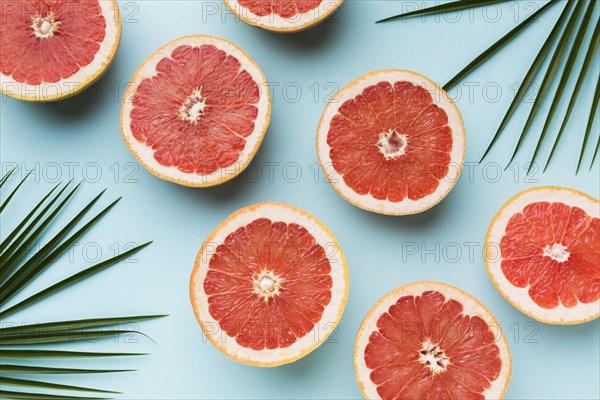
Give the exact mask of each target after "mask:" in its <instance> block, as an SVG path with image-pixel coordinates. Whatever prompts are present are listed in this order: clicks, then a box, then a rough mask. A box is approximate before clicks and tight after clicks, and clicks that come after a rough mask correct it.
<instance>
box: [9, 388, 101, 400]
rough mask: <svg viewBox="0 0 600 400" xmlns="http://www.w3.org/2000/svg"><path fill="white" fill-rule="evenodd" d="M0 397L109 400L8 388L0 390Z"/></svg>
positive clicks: (50, 399) (18, 399)
mask: <svg viewBox="0 0 600 400" xmlns="http://www.w3.org/2000/svg"><path fill="white" fill-rule="evenodd" d="M0 398H2V399H14V400H111V399H110V398H107V397H81V396H65V395H53V394H47V393H28V392H13V391H9V390H0Z"/></svg>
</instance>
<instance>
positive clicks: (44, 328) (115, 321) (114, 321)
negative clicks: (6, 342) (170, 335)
mask: <svg viewBox="0 0 600 400" xmlns="http://www.w3.org/2000/svg"><path fill="white" fill-rule="evenodd" d="M163 317H166V315H138V316H133V317H112V318H91V319H78V320H72V321H58V322H47V323H42V324H34V325H19V326H11V327H7V328H0V340H2V339H1V338H2V336H3V335H15V334H25V333H48V332H56V331H72V330H77V329H88V328H100V327H103V326H111V325H119V324H128V323H131V322H140V321H146V320H150V319H156V318H163Z"/></svg>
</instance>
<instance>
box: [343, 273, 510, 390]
mask: <svg viewBox="0 0 600 400" xmlns="http://www.w3.org/2000/svg"><path fill="white" fill-rule="evenodd" d="M354 369H355V372H356V378H357V380H358V383H359V386H360V389H361V391H362V392H363V395H364V396H365V398H367V399H383V400H388V399H389V400H391V399H397V400H425V399H435V400H445V399H448V400H465V399H473V400H475V399H481V400H483V399H501V398H503V397H504V393H505V391H506V389H507V388H508V384H509V381H510V375H511V357H510V351H509V348H508V343H507V341H506V338H505V337H504V334H503V333H502V329H501V328H500V325H499V324H498V322H497V321H496V319H495V318H494V316H493V315H492V314H491V313H490V312H489V311H488V310H487V309H486V308H485V307H484V306H483V305H482V304H481V303H480V302H479V301H477V300H476V299H475V298H473V297H472V296H470V295H468V294H467V293H465V292H463V291H462V290H460V289H457V288H455V287H453V286H449V285H446V284H444V283H437V282H417V283H412V284H409V285H406V286H402V287H400V288H398V289H396V290H394V291H392V292H390V293H388V294H387V295H385V296H384V297H383V298H382V299H381V300H379V301H378V302H377V304H375V306H373V308H372V309H371V311H369V313H368V314H367V316H366V317H365V319H364V321H363V323H362V325H361V327H360V330H359V332H358V336H357V337H356V344H355V347H354Z"/></svg>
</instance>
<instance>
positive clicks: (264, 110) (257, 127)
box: [121, 35, 271, 187]
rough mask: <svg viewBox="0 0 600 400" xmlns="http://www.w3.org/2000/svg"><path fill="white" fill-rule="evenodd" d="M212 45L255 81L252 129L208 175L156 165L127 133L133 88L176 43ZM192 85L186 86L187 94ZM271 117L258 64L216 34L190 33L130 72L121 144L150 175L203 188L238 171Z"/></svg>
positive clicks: (146, 148) (153, 72)
mask: <svg viewBox="0 0 600 400" xmlns="http://www.w3.org/2000/svg"><path fill="white" fill-rule="evenodd" d="M205 44H208V45H214V46H215V47H216V48H218V49H220V50H223V51H225V52H226V53H227V54H229V55H232V56H234V57H235V58H237V59H238V61H239V62H240V64H241V66H240V68H241V69H244V70H246V71H248V72H249V73H250V75H251V76H252V78H253V79H254V81H255V82H256V83H257V85H258V87H259V90H260V92H261V96H260V99H259V102H258V104H256V107H257V108H258V115H257V117H256V119H255V120H254V131H253V132H252V133H251V134H250V135H248V137H246V138H244V139H245V140H246V145H245V146H244V149H243V150H242V152H241V153H240V155H239V158H238V160H237V161H236V162H235V163H234V164H233V165H230V166H229V167H225V168H221V169H219V170H217V171H215V172H213V173H212V174H209V175H199V174H196V173H191V174H189V173H185V172H181V171H180V170H179V169H177V167H166V166H164V165H161V164H159V163H158V162H157V161H156V159H155V158H154V150H152V148H151V147H150V146H147V145H146V144H145V143H140V142H139V141H138V140H137V139H136V138H135V137H134V136H133V134H132V132H131V111H132V110H133V97H134V92H135V89H136V88H137V87H138V86H139V84H140V83H141V82H142V81H143V80H144V79H146V78H150V77H152V76H154V75H156V65H157V64H158V62H159V61H160V60H162V59H163V58H170V57H171V53H172V52H173V50H175V49H176V48H177V47H179V46H185V45H189V46H195V47H197V46H202V45H205ZM194 89H195V88H190V94H191V93H192V91H193V90H194ZM270 116H271V99H270V95H269V86H268V83H267V80H266V79H265V77H264V75H263V73H262V72H261V70H260V69H259V67H258V65H256V63H255V62H254V61H253V60H252V59H251V58H250V56H249V55H248V54H246V53H245V52H244V51H243V50H242V49H241V48H239V47H238V46H236V45H235V44H233V43H231V42H229V41H227V40H225V39H221V38H218V37H214V36H208V35H193V36H184V37H181V38H178V39H175V40H173V41H172V42H169V43H167V44H166V45H164V46H163V47H161V48H160V49H158V50H157V51H156V52H154V53H153V54H152V55H151V56H150V57H149V58H148V59H146V60H145V61H144V62H143V63H142V65H141V66H140V67H139V69H138V70H137V71H136V73H135V74H134V76H133V78H132V80H131V82H130V83H129V85H127V90H126V91H125V94H124V96H123V105H122V108H121V131H122V132H123V138H124V140H125V143H126V144H127V146H128V147H129V149H130V150H131V151H132V153H133V154H134V155H135V156H136V158H137V159H138V161H140V163H141V164H142V165H143V166H144V167H146V169H148V170H149V171H150V172H152V173H153V174H154V175H157V176H158V177H160V178H162V179H166V180H169V181H172V182H175V183H179V184H181V185H186V186H194V187H206V186H213V185H217V184H219V183H222V182H225V181H227V180H230V179H232V178H234V177H235V176H237V175H238V174H239V173H240V172H242V171H243V170H244V169H245V168H246V166H247V165H248V163H250V161H251V160H252V157H253V156H254V154H255V153H256V151H257V150H258V148H259V147H260V144H261V142H262V139H263V137H264V134H265V132H266V130H267V127H268V125H269V120H270Z"/></svg>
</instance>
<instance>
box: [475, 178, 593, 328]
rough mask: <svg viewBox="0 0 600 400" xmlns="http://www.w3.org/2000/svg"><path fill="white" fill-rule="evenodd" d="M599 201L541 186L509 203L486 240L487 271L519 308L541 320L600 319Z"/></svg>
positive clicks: (567, 190) (502, 210)
mask: <svg viewBox="0 0 600 400" xmlns="http://www.w3.org/2000/svg"><path fill="white" fill-rule="evenodd" d="M599 214H600V203H599V202H598V200H597V199H594V198H592V197H590V196H588V195H586V194H585V193H582V192H578V191H575V190H572V189H567V188H561V187H550V186H546V187H538V188H534V189H529V190H526V191H524V192H521V193H519V194H517V195H516V196H514V197H513V198H512V199H510V200H509V201H508V202H507V203H506V204H505V205H504V206H503V207H502V209H501V210H500V211H499V212H498V214H496V216H495V218H494V219H493V221H492V223H491V224H490V228H489V230H488V234H487V238H486V264H487V268H488V273H489V275H490V277H491V279H492V281H493V282H494V285H495V286H496V288H497V289H498V290H499V291H500V293H501V294H502V295H503V296H504V297H505V298H506V299H507V300H508V301H509V302H510V303H511V304H513V305H514V306H515V307H516V308H518V309H519V310H521V311H522V312H524V313H525V314H527V315H529V316H531V317H532V318H535V319H537V320H539V321H542V322H547V323H553V324H574V323H581V322H585V321H589V320H591V319H594V318H598V316H599V315H600V219H599Z"/></svg>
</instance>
